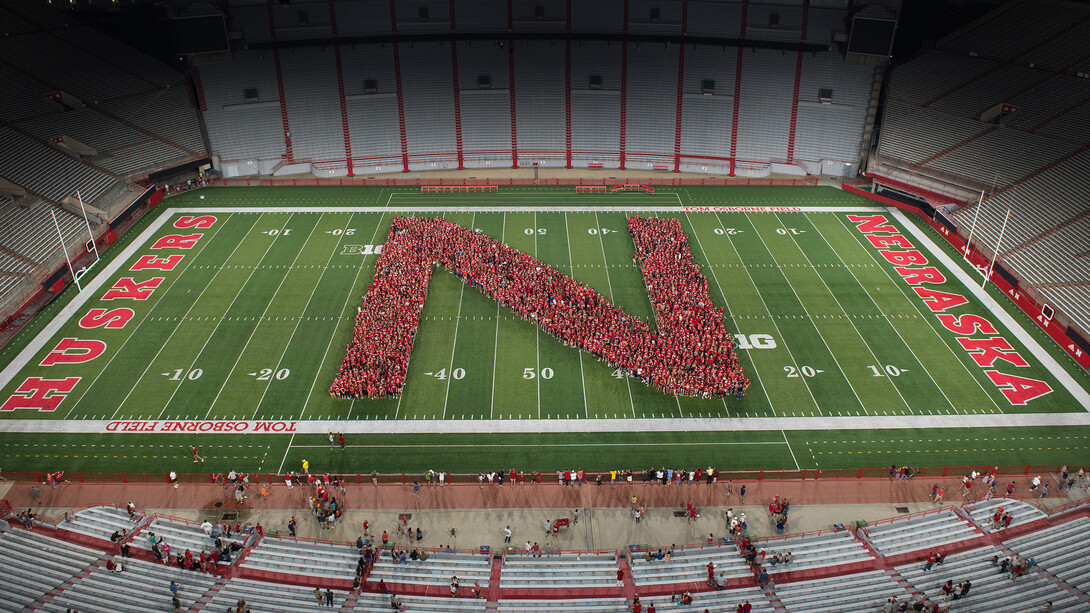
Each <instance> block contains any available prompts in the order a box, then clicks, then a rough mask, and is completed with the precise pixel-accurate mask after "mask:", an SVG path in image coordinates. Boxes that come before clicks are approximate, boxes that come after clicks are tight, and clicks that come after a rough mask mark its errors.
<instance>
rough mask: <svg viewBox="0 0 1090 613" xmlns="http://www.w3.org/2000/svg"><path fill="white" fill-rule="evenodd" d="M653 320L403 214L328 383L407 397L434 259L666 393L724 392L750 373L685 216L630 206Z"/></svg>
mask: <svg viewBox="0 0 1090 613" xmlns="http://www.w3.org/2000/svg"><path fill="white" fill-rule="evenodd" d="M628 226H629V231H630V233H631V235H632V238H633V241H634V243H635V259H636V261H637V263H638V264H639V266H640V269H641V271H642V274H643V278H644V283H645V285H646V287H647V292H648V297H649V298H650V301H651V305H652V307H653V310H654V313H655V324H656V327H657V330H652V328H651V326H650V325H649V324H648V323H646V322H644V321H642V320H640V319H639V318H638V317H635V316H633V315H630V314H628V313H626V312H625V311H623V310H621V309H620V308H618V307H617V306H615V305H613V304H612V303H610V302H609V301H608V300H606V299H605V298H604V297H602V296H601V295H600V294H598V293H597V292H596V291H595V290H593V289H592V288H590V287H588V286H586V285H583V284H581V283H579V282H578V281H576V280H575V279H573V278H571V277H569V276H567V275H565V274H563V273H561V272H559V271H557V270H556V269H554V268H551V267H550V266H548V265H547V264H545V263H543V262H541V261H540V260H537V259H535V258H533V257H531V256H529V255H526V254H524V253H522V252H520V251H517V250H515V249H513V248H511V247H509V246H507V245H505V244H504V243H502V242H500V241H498V240H496V239H494V238H492V237H490V236H487V235H485V234H482V233H479V232H474V231H473V230H469V229H466V228H463V227H461V226H458V225H456V224H453V223H451V222H449V221H447V220H445V219H442V218H423V217H398V218H395V219H394V220H393V222H392V223H391V225H390V233H389V236H388V237H387V239H386V243H385V245H384V246H383V249H382V255H381V257H379V259H378V261H377V262H376V263H375V274H374V278H373V280H372V281H371V284H370V285H369V286H368V288H367V293H366V294H365V295H364V297H363V304H362V305H361V306H360V307H359V310H358V314H357V316H356V321H355V327H354V331H353V337H352V340H351V342H350V343H349V344H348V347H347V348H346V353H345V358H344V361H343V362H342V363H341V367H340V372H339V373H338V375H337V378H336V379H335V380H334V382H333V384H332V386H331V387H330V394H332V395H334V396H337V397H344V398H359V397H371V398H375V397H391V396H395V397H396V396H399V395H400V394H401V392H402V389H403V387H404V385H405V377H406V373H407V370H408V365H409V356H410V353H411V352H412V347H413V340H414V338H415V336H416V331H417V327H418V326H419V323H420V313H421V311H422V310H423V308H424V300H425V299H426V297H427V290H428V280H429V279H430V278H431V272H432V270H433V267H434V265H438V266H441V267H442V268H443V269H445V270H447V271H449V272H450V273H452V274H454V275H455V276H457V277H458V278H459V279H461V280H462V281H463V282H464V283H468V284H469V285H471V286H472V287H474V288H477V289H478V290H480V291H482V292H483V293H484V294H485V295H487V296H488V297H489V298H491V299H492V300H495V301H496V302H497V303H499V304H500V305H502V306H504V307H506V308H508V309H510V310H511V311H513V312H514V313H516V314H517V315H519V316H521V317H522V318H524V319H526V320H527V321H529V322H531V323H533V324H535V325H537V326H538V327H540V328H541V329H542V330H544V331H546V332H548V333H549V334H551V335H552V336H554V337H556V338H557V339H558V340H560V342H562V343H564V344H566V345H569V346H572V347H576V348H578V349H581V350H583V351H586V352H588V353H591V354H592V355H594V356H597V357H599V358H602V359H604V360H606V361H607V362H608V363H609V364H611V365H612V366H614V367H617V368H621V369H623V370H625V371H627V372H628V373H629V374H630V375H632V376H633V377H635V378H637V379H640V380H642V381H644V382H646V383H647V384H649V385H651V386H653V387H655V388H657V389H659V390H662V391H663V392H665V393H667V394H672V395H683V396H723V395H726V394H733V393H738V392H740V391H744V390H745V388H746V387H747V386H748V384H749V381H748V380H747V379H746V378H745V376H744V373H743V372H742V369H741V367H740V366H739V364H738V357H737V355H736V353H735V351H734V347H733V339H732V337H731V335H730V334H728V333H727V331H726V328H725V327H724V323H723V311H722V309H720V308H718V307H716V306H714V305H713V304H712V301H711V299H710V298H709V296H708V282H707V280H706V279H705V278H704V275H703V274H702V273H701V272H700V268H699V267H698V266H697V265H696V264H695V263H694V262H693V258H692V254H691V252H690V251H689V245H688V240H687V238H686V236H685V233H684V231H683V230H682V227H681V223H680V222H679V221H677V220H675V219H659V218H645V217H630V218H629V219H628Z"/></svg>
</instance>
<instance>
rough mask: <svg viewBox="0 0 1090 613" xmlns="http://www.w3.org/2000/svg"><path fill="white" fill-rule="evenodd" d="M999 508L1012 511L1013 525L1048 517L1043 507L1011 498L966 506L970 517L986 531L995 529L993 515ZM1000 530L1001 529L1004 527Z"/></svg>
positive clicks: (1007, 511)
mask: <svg viewBox="0 0 1090 613" xmlns="http://www.w3.org/2000/svg"><path fill="white" fill-rule="evenodd" d="M999 509H1002V510H1003V512H1005V513H1010V515H1011V525H1012V526H1017V525H1018V524H1024V523H1026V522H1028V521H1034V520H1037V519H1042V518H1044V517H1047V515H1046V514H1045V512H1044V511H1042V510H1041V509H1038V508H1037V507H1035V506H1033V505H1031V504H1027V503H1025V502H1022V501H1021V500H1015V499H1011V498H992V499H991V500H981V501H979V502H974V503H972V504H969V505H966V507H965V510H966V511H968V512H969V517H970V519H972V521H973V523H974V524H976V525H977V526H980V528H981V529H982V530H984V531H985V532H992V531H993V530H992V516H993V515H995V512H996V511H997V510H999ZM999 530H1000V531H1001V530H1002V528H1000V529H999Z"/></svg>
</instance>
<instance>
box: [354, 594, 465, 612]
mask: <svg viewBox="0 0 1090 613" xmlns="http://www.w3.org/2000/svg"><path fill="white" fill-rule="evenodd" d="M397 599H398V600H399V601H401V604H403V605H405V609H406V611H411V612H412V613H483V611H484V610H485V605H486V603H485V601H484V600H483V599H480V598H449V597H446V598H433V597H428V596H408V595H402V594H398V595H397ZM352 610H353V611H358V612H359V613H389V612H390V610H391V609H390V597H389V596H386V595H383V594H360V595H359V599H358V601H357V602H356V606H355V608H354V609H352Z"/></svg>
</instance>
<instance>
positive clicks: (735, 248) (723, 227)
mask: <svg viewBox="0 0 1090 613" xmlns="http://www.w3.org/2000/svg"><path fill="white" fill-rule="evenodd" d="M715 220H716V221H717V222H719V228H720V229H721V230H723V236H724V237H726V239H727V242H728V243H730V248H731V249H732V250H733V251H734V255H735V257H737V258H738V261H739V262H741V263H742V264H743V266H742V268H743V269H744V270H745V271H746V277H747V278H748V279H749V284H750V285H752V286H753V291H754V292H755V293H756V294H757V297H758V298H760V299H761V306H763V307H764V309H765V313H768V315H769V318H768V321H770V322H772V327H773V328H775V329H776V335H777V336H779V337H780V339H781V340H782V341H783V348H784V349H786V350H787V355H788V357H790V358H791V363H792V364H794V365H795V368H798V367H799V362H798V360H796V359H795V354H794V352H792V351H791V347H790V345H789V344H788V342H787V337H786V336H784V333H783V332H781V331H780V326H779V324H777V323H776V317H774V316H773V315H772V311H771V310H770V309H769V308H768V303H767V302H765V297H764V294H762V293H761V290H759V289H758V288H757V282H756V281H754V280H753V275H752V274H750V272H749V266H746V265H744V264H745V260H744V259H742V252H740V251H738V246H737V245H735V244H734V239H732V238H731V237H730V234H728V233H727V227H726V225H724V224H723V218H722V217H720V216H719V215H718V214H716V216H715ZM690 225H691V224H690ZM752 226H753V224H752V223H751V224H750V227H752ZM753 233H754V234H757V229H756V228H753ZM694 234H696V232H695V231H694ZM758 237H759V235H758ZM696 240H697V243H698V244H699V243H700V237H699V236H697V239H696ZM765 249H766V251H767V247H766V248H765ZM700 251H701V252H703V251H704V247H703V246H701V247H700ZM705 259H707V256H705ZM714 275H715V273H712V276H714ZM715 283H716V285H719V280H718V278H716V281H715ZM719 291H720V292H721V293H723V298H724V299H726V293H724V292H723V287H722V286H720V287H719ZM826 348H828V347H826ZM830 353H831V352H830ZM750 359H751V361H753V370H754V371H756V370H757V361H756V360H753V359H752V358H750ZM757 376H758V378H760V373H759V372H757ZM802 385H803V387H805V388H806V393H808V394H810V400H813V401H814V407H816V408H817V410H818V414H823V413H822V411H821V405H820V404H818V401H817V398H815V397H814V391H813V390H811V389H810V384H809V383H807V382H806V378H805V377H803V378H802ZM761 387H762V388H764V387H765V385H764V380H763V379H762V382H761ZM765 396H766V397H767V396H768V390H767V389H766V390H765ZM859 405H860V406H862V405H863V403H862V402H860V403H859ZM768 406H769V407H772V415H773V416H775V415H776V407H773V406H772V399H771V398H769V399H768ZM864 410H866V409H864Z"/></svg>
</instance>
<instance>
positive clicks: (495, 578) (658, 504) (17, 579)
mask: <svg viewBox="0 0 1090 613" xmlns="http://www.w3.org/2000/svg"><path fill="white" fill-rule="evenodd" d="M314 468H317V467H314ZM596 476H597V475H595V474H588V475H586V482H585V483H584V484H582V485H577V484H576V483H575V482H572V483H571V484H570V485H568V486H565V485H564V484H563V483H560V482H558V481H557V479H556V478H554V477H555V475H549V476H547V477H546V476H543V477H542V483H541V484H533V483H530V482H529V481H530V480H529V479H528V480H527V482H526V483H524V484H519V483H518V482H517V481H515V482H513V483H512V482H510V481H508V482H507V483H506V484H505V485H500V484H498V483H497V484H489V483H488V482H487V479H486V481H485V482H478V481H477V480H476V479H475V478H474V476H472V475H468V476H466V475H463V476H460V477H461V479H460V482H458V483H450V484H446V485H442V486H440V485H437V484H429V483H430V481H431V480H429V479H426V478H425V476H422V475H383V477H382V479H383V480H393V481H395V482H394V483H387V482H383V483H378V480H376V482H375V483H374V484H372V482H371V478H370V476H368V475H361V476H360V477H356V476H353V477H352V478H350V479H349V481H350V483H347V484H346V485H345V487H344V489H343V490H340V489H339V488H337V487H330V488H329V490H330V493H331V494H333V495H335V498H336V500H337V501H338V503H337V504H338V506H339V508H341V509H343V515H341V516H340V517H339V519H338V521H337V522H336V523H335V525H333V526H331V527H328V528H325V527H319V525H318V522H317V521H316V520H315V517H314V515H313V514H312V513H311V512H309V510H308V505H309V504H310V498H311V496H314V495H315V490H314V489H312V488H311V487H308V486H307V484H306V478H305V476H301V477H300V480H299V483H298V485H294V486H292V487H289V486H288V484H287V483H286V482H285V481H281V480H279V479H277V480H275V481H272V482H271V483H270V482H268V481H270V479H265V478H258V477H256V476H255V477H254V481H253V482H252V483H251V484H250V485H249V487H248V488H247V493H248V497H247V498H246V499H244V501H243V503H242V504H238V503H237V501H236V499H235V496H234V488H232V487H230V486H226V485H220V484H215V483H207V484H205V483H200V484H198V483H182V484H180V485H179V486H177V487H174V486H172V485H171V484H170V483H166V482H164V483H161V484H160V483H141V484H133V483H129V484H79V483H68V482H65V483H63V484H62V485H57V486H48V487H47V486H46V484H37V483H33V482H14V481H6V482H2V483H0V494H2V496H3V499H2V502H0V506H2V507H4V509H5V511H7V510H8V509H7V507H8V505H10V507H11V510H13V511H14V512H16V513H17V515H15V516H14V517H11V516H9V521H11V525H10V526H4V528H5V529H4V531H3V532H0V560H3V561H4V564H5V567H6V568H7V569H8V570H7V575H8V576H7V579H8V580H9V581H7V582H6V585H4V586H0V610H3V611H38V610H40V611H65V610H66V609H68V610H78V611H84V612H86V611H111V612H116V611H160V610H161V611H169V610H172V608H171V607H172V598H173V599H176V600H174V601H173V607H175V608H174V609H173V610H179V611H222V610H224V608H225V607H226V609H227V610H228V611H232V612H234V611H238V610H239V607H240V605H241V606H242V609H243V610H249V611H253V612H254V613H259V612H266V611H270V612H271V611H298V610H309V609H311V608H313V607H314V606H315V603H316V601H317V605H318V606H323V605H328V606H329V607H330V608H331V609H332V610H337V611H387V610H391V605H392V604H394V603H400V605H401V610H404V611H434V612H448V611H492V610H498V611H509V612H512V613H515V612H520V613H521V612H530V611H602V612H617V613H622V612H625V613H627V612H629V611H649V610H654V611H697V612H699V611H703V610H707V611H709V612H720V611H721V612H727V613H731V612H734V611H738V610H747V611H748V610H750V609H748V608H739V607H744V606H745V603H747V602H748V603H750V605H751V606H752V607H753V608H752V610H753V611H800V612H811V611H883V610H905V609H899V608H898V607H900V605H901V604H902V603H904V604H906V605H907V606H908V607H909V608H908V610H926V611H947V610H949V611H985V610H986V611H989V612H995V611H1009V612H1011V613H1018V612H1027V611H1087V610H1090V597H1088V595H1087V592H1086V590H1087V587H1090V568H1088V567H1087V564H1086V562H1085V560H1084V559H1083V558H1082V557H1081V553H1080V551H1081V545H1082V544H1081V540H1082V536H1081V535H1083V534H1085V530H1086V528H1087V527H1088V526H1090V519H1088V517H1090V502H1088V500H1087V499H1086V498H1081V499H1080V497H1084V496H1085V495H1086V491H1085V485H1086V484H1085V480H1086V478H1085V476H1082V477H1078V476H1077V474H1076V473H1074V472H1072V473H1071V474H1069V475H1068V476H1069V478H1071V479H1073V480H1075V481H1076V485H1075V487H1073V488H1071V487H1068V488H1065V489H1058V486H1059V485H1060V481H1061V479H1060V475H1040V476H1038V475H1026V476H1011V475H1003V474H1000V475H999V476H998V479H997V481H996V485H995V487H994V490H993V491H992V493H991V494H994V495H991V494H986V492H988V488H987V487H986V486H985V485H984V481H983V479H984V476H983V475H977V479H976V481H975V482H974V483H975V486H973V487H970V488H968V491H967V492H966V491H965V489H964V488H963V477H961V476H949V477H945V478H940V479H932V478H926V479H925V478H924V477H920V478H909V479H902V478H899V477H898V478H893V477H881V478H868V479H843V480H807V481H800V480H790V481H778V480H762V481H755V482H746V483H742V482H735V483H730V484H729V485H728V483H727V482H716V483H714V484H708V483H707V482H706V481H705V480H702V479H700V478H699V475H698V478H697V479H694V481H693V483H692V484H691V485H673V484H670V485H663V484H661V483H651V482H644V481H643V478H642V473H641V474H640V475H637V476H636V477H635V478H634V479H633V482H632V483H631V484H629V483H626V482H625V481H624V480H623V477H622V478H620V479H618V482H617V484H615V485H612V486H611V485H610V481H611V475H610V474H609V473H605V475H604V479H603V481H602V482H601V484H600V485H597V484H596V478H595V477H596ZM184 477H187V478H192V479H193V480H197V479H201V478H203V477H207V475H184ZM181 480H182V481H185V479H181ZM209 480H210V481H211V479H209ZM399 480H402V481H403V482H396V481H399ZM164 481H165V476H164ZM436 482H437V480H436ZM1008 484H1013V490H1014V496H1011V497H1007V496H1006V495H1005V492H1006V490H1007V488H1008ZM743 486H745V490H743ZM934 488H940V489H941V490H944V493H945V498H944V499H942V500H938V501H936V496H935V495H934V491H935V490H934ZM1046 488H1051V492H1052V493H1051V494H1048V492H1049V490H1048V489H1046ZM743 491H744V498H743ZM1020 495H1024V496H1025V498H1024V499H1023V498H1020V497H1019V496H1020ZM940 497H941V493H940ZM28 508H30V509H33V512H34V513H35V514H36V516H37V517H36V519H34V520H27V521H23V520H24V519H25V517H24V516H22V511H23V510H25V509H28ZM728 511H729V512H730V515H728V514H727V512H728ZM773 511H776V513H775V515H774V514H773ZM908 512H912V513H911V514H910V515H906V513H908ZM694 515H695V517H694ZM788 516H789V517H790V521H789V522H787V521H786V520H787V518H788ZM730 517H733V518H734V519H735V520H739V519H741V520H742V521H745V522H746V524H747V525H746V528H745V529H744V530H743V529H741V528H739V529H738V530H737V532H736V534H735V535H734V537H733V538H730V539H728V533H727V528H726V526H727V524H728V523H729V518H730ZM293 518H294V519H295V520H296V521H297V523H294V524H293V523H292V519H293ZM774 521H784V522H785V523H786V524H787V525H786V526H785V528H786V530H782V529H781V528H780V527H779V526H777V524H775V523H773V522H774ZM28 523H29V524H30V525H31V528H32V529H30V530H26V529H24V526H25V525H26V524H28ZM1004 524H1006V526H1005V527H1004ZM224 531H226V532H224ZM785 532H786V534H784V533H785ZM156 535H158V536H156ZM296 535H297V537H296ZM357 539H359V541H358V540H357ZM111 541H113V542H111ZM213 541H215V542H217V543H219V545H220V546H222V547H223V550H224V551H226V552H227V555H226V557H225V558H222V559H219V560H218V563H212V562H209V563H207V564H206V563H205V554H206V553H208V554H209V556H210V554H211V551H213V549H215V547H214V546H213ZM164 542H165V543H166V545H173V548H171V549H167V547H166V546H164V545H163V543H164ZM153 543H154V545H153ZM232 543H233V545H232ZM365 543H366V544H365ZM372 545H373V547H372ZM357 547H359V549H357ZM153 548H154V549H156V550H157V551H156V552H154V553H153V552H152V551H150V550H151V549H153ZM183 552H192V557H193V559H194V564H197V565H204V566H205V567H206V568H207V570H208V572H200V569H198V568H194V569H193V570H188V569H187V570H183V569H181V568H178V567H177V566H176V564H175V563H174V560H173V559H172V557H176V558H177V559H178V560H181V559H182V558H184V557H188V555H187V553H183ZM164 553H165V554H166V555H165V558H166V559H167V560H170V561H171V563H170V564H166V565H162V564H158V563H157V560H156V558H158V557H161V556H163V554H164ZM126 554H127V555H126ZM421 554H423V555H421ZM198 558H200V561H199V562H197V559H198ZM936 558H937V559H936ZM209 559H211V558H210V557H209ZM32 565H33V566H35V567H36V569H35V571H34V572H30V573H27V572H26V569H28V568H30V567H31V566H32ZM122 566H123V569H122ZM921 569H922V570H921ZM118 573H120V574H118ZM361 573H362V577H361V576H360V575H361ZM948 580H949V583H948V584H947V583H945V582H947V581H948ZM955 584H956V587H955V588H954V593H955V594H959V595H960V596H961V597H960V598H956V599H955V598H953V597H952V596H951V597H948V596H947V592H948V591H949V590H948V589H947V590H946V591H944V589H943V588H944V586H946V587H950V586H954V585H955ZM123 586H129V587H131V588H132V589H130V590H124V589H123ZM966 586H969V587H966ZM172 587H177V588H179V589H178V590H177V591H174V590H173V589H172ZM974 587H975V589H971V588H974ZM962 592H964V593H962ZM683 599H691V605H686V604H684V601H683ZM893 601H895V603H894V602H893ZM917 602H919V603H921V604H923V605H924V606H925V607H926V608H924V609H918V608H911V607H912V606H913V605H914V604H915V603H917ZM887 603H889V604H893V607H892V608H891V609H883V607H884V606H885V605H886V604H887ZM652 606H654V608H653V609H652Z"/></svg>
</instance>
